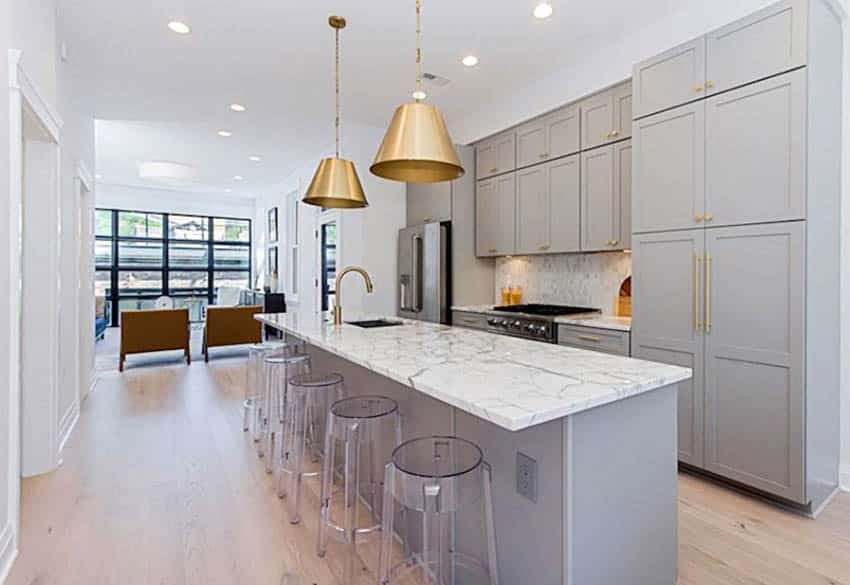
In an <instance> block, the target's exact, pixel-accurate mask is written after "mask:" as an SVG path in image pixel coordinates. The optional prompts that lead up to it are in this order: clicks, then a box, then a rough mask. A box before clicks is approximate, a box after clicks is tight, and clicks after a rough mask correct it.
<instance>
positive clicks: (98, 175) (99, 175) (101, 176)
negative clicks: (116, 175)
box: [94, 173, 103, 181]
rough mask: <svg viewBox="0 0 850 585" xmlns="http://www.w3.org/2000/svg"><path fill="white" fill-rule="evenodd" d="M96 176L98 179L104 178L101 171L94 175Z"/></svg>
mask: <svg viewBox="0 0 850 585" xmlns="http://www.w3.org/2000/svg"><path fill="white" fill-rule="evenodd" d="M94 178H95V179H96V180H98V181H100V180H101V179H102V178H103V175H101V174H100V173H98V174H96V175H95V176H94Z"/></svg>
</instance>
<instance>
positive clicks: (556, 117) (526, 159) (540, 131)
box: [516, 107, 579, 168]
mask: <svg viewBox="0 0 850 585" xmlns="http://www.w3.org/2000/svg"><path fill="white" fill-rule="evenodd" d="M578 151H579V109H578V108H577V107H570V108H564V109H562V110H559V111H557V112H555V113H553V114H550V115H548V116H545V117H543V118H540V119H538V120H534V121H532V122H529V123H527V124H524V125H522V126H520V127H519V128H518V129H517V132H516V158H517V161H516V164H517V168H523V167H527V166H531V165H534V164H537V163H540V162H545V161H547V160H551V159H554V158H558V157H562V156H566V155H568V154H575V153H576V152H578Z"/></svg>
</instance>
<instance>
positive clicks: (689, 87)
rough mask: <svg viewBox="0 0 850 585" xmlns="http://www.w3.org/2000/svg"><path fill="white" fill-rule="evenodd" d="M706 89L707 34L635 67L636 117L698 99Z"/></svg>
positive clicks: (633, 76) (634, 101) (633, 72)
mask: <svg viewBox="0 0 850 585" xmlns="http://www.w3.org/2000/svg"><path fill="white" fill-rule="evenodd" d="M704 89H705V37H699V38H698V39H694V40H692V41H690V42H687V43H684V44H682V45H679V46H678V47H674V48H672V49H670V50H669V51H665V52H664V53H661V54H660V55H656V56H655V57H652V58H650V59H647V60H645V61H641V62H640V63H637V64H636V65H635V66H634V69H633V71H632V91H633V96H634V97H633V108H634V117H635V118H642V117H644V116H648V115H650V114H654V113H656V112H660V111H662V110H667V109H669V108H673V107H675V106H678V105H681V104H685V103H687V102H690V101H694V100H698V99H700V98H701V97H703V96H704V95H705V91H704Z"/></svg>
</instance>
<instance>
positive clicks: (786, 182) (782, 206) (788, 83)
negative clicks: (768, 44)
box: [704, 69, 807, 225]
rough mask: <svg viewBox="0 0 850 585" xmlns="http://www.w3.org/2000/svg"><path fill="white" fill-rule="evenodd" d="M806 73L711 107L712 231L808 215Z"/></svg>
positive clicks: (708, 190) (738, 92) (715, 100)
mask: <svg viewBox="0 0 850 585" xmlns="http://www.w3.org/2000/svg"><path fill="white" fill-rule="evenodd" d="M806 111H807V107H806V72H805V70H802V69H798V70H796V71H792V72H790V73H786V74H785V75H779V76H777V77H771V78H770V79H766V80H764V81H760V82H758V83H754V84H751V85H747V86H745V87H741V88H738V89H735V90H733V91H728V92H726V93H722V94H719V95H716V96H713V97H711V98H709V99H708V100H706V102H705V128H706V143H705V156H706V174H705V217H704V221H705V223H706V225H736V224H743V223H758V222H764V221H786V220H791V219H804V218H805V217H806V156H805V149H806Z"/></svg>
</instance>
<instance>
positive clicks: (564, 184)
mask: <svg viewBox="0 0 850 585" xmlns="http://www.w3.org/2000/svg"><path fill="white" fill-rule="evenodd" d="M580 164H581V159H580V157H579V155H577V154H574V155H572V156H568V157H566V158H562V159H559V160H556V161H552V162H550V163H548V164H547V165H546V167H547V180H548V181H549V183H548V188H549V217H548V222H549V246H550V249H549V250H548V251H549V252H577V251H578V250H579V249H580V247H581V241H580V237H579V234H580V228H579V226H580V224H581V210H580V207H581V206H580V203H579V202H580V200H581V181H580V178H579V175H580V173H579V166H580Z"/></svg>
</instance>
